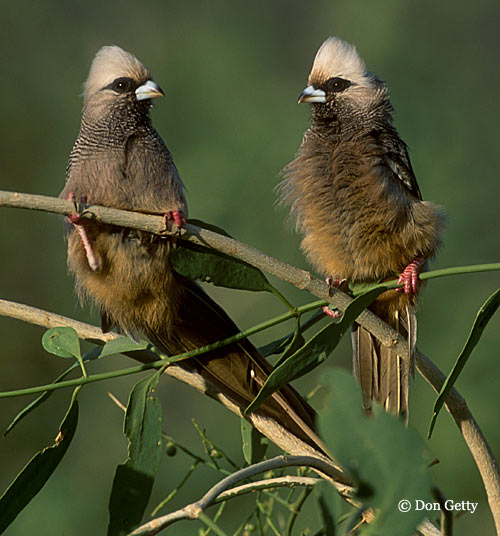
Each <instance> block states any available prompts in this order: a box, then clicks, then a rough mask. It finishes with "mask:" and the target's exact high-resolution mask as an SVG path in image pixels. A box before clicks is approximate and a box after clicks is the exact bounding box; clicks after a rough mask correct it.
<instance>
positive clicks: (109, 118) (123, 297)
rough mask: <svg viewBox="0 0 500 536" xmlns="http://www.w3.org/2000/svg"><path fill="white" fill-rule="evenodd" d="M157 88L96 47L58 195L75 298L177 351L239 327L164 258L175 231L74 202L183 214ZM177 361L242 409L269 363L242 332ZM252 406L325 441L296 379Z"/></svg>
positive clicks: (169, 217)
mask: <svg viewBox="0 0 500 536" xmlns="http://www.w3.org/2000/svg"><path fill="white" fill-rule="evenodd" d="M163 96H164V92H163V90H162V89H161V88H160V86H159V85H158V84H157V83H156V82H155V81H154V80H153V77H152V75H151V73H150V71H149V69H148V68H147V67H146V66H145V65H144V64H143V63H142V62H140V61H139V60H138V59H137V58H136V57H135V56H134V55H132V54H131V53H129V52H126V51H125V50H123V49H122V48H120V47H118V46H116V45H113V46H104V47H102V48H101V49H100V50H99V51H98V52H97V54H96V56H95V58H94V59H93V61H92V64H91V67H90V71H89V75H88V78H87V80H86V82H85V84H84V92H83V111H82V118H81V126H80V131H79V134H78V137H77V139H76V142H75V144H74V146H73V149H72V151H71V154H70V156H69V161H68V164H67V168H66V183H65V185H64V188H63V190H62V192H61V193H60V196H59V197H61V198H63V199H72V200H73V201H74V202H75V212H74V214H72V215H71V216H70V217H69V219H68V223H67V265H68V269H69V272H70V273H71V274H72V275H73V276H74V278H75V287H76V291H77V295H78V297H79V298H80V301H81V302H86V301H90V302H91V303H93V304H95V306H96V307H97V308H98V310H99V311H100V315H101V324H102V329H103V331H110V330H112V329H116V330H117V331H118V332H120V333H123V334H126V335H129V336H130V337H132V338H135V339H138V338H141V337H145V338H146V339H147V340H149V341H150V342H151V343H153V344H154V345H155V346H156V347H157V348H158V349H159V350H161V351H162V352H163V353H166V354H168V355H176V354H179V353H183V352H187V351H190V350H194V349H197V348H200V347H202V346H205V345H207V344H210V343H214V342H216V341H219V340H222V339H225V338H227V337H229V336H231V335H234V334H236V333H238V332H239V331H240V330H239V329H238V328H237V326H236V325H235V323H234V322H233V321H232V320H231V319H230V317H229V316H228V315H227V314H226V312H225V311H224V310H223V309H222V308H221V307H220V306H219V305H218V304H217V303H215V301H214V300H213V299H211V298H210V297H209V296H208V295H207V294H206V293H205V291H204V290H203V289H202V288H201V286H200V285H199V284H198V283H196V282H194V281H191V280H189V279H187V278H186V277H183V276H182V275H180V274H178V273H176V272H175V270H174V269H173V267H172V265H171V263H170V252H171V249H172V247H174V246H176V244H175V243H174V242H175V240H169V239H166V238H165V237H162V236H159V235H154V234H151V233H148V232H143V231H137V230H133V229H128V228H123V227H119V226H115V225H109V224H105V223H99V222H97V221H93V220H89V219H85V218H83V217H82V216H81V213H80V211H79V210H77V207H78V206H80V205H78V204H77V202H79V201H82V202H83V203H84V205H85V206H89V205H92V204H95V205H103V206H106V207H111V208H116V209H122V210H130V211H137V212H142V213H147V214H156V215H164V216H165V219H166V224H169V225H171V223H174V224H175V225H177V227H182V226H183V225H184V224H185V222H186V217H187V214H188V212H187V210H188V209H187V203H186V198H185V187H184V184H183V182H182V181H181V178H180V176H179V173H178V170H177V168H176V166H175V164H174V161H173V159H172V155H171V153H170V152H169V150H168V149H167V147H166V145H165V143H164V141H163V140H162V138H161V137H160V135H159V134H158V133H157V131H156V130H155V129H154V127H153V125H152V121H151V115H150V110H151V107H152V100H153V99H156V98H159V97H163ZM78 200H79V201H78ZM180 366H181V367H183V368H185V369H187V370H189V371H195V372H198V373H199V374H200V375H201V377H202V378H203V380H204V381H205V382H208V384H209V385H210V386H212V387H213V388H215V389H216V391H217V392H220V393H222V394H223V395H224V396H225V397H226V398H227V399H229V400H230V401H231V402H232V404H235V405H236V406H237V407H238V408H239V409H240V411H241V413H243V412H244V409H245V408H246V407H247V406H248V405H249V404H250V402H251V401H252V400H253V399H254V397H255V396H256V394H257V393H258V391H259V389H260V388H261V387H262V385H263V384H264V382H265V381H266V379H267V378H268V376H269V374H270V372H271V371H272V368H271V366H270V364H269V363H268V362H267V361H266V360H265V358H264V357H263V356H262V355H261V354H260V353H259V351H258V350H257V349H256V348H255V347H254V345H253V344H252V343H251V342H250V341H249V340H247V339H243V340H240V341H239V342H236V343H233V344H230V345H228V346H225V347H223V348H220V349H218V350H213V351H210V352H208V353H206V354H204V355H200V356H199V357H193V358H191V359H187V360H184V361H182V362H180ZM257 412H258V413H259V414H260V415H263V416H264V417H265V418H271V419H274V420H275V421H276V422H278V423H279V424H280V425H281V426H282V427H284V428H285V429H286V430H288V431H289V432H290V433H292V434H293V436H294V437H296V438H298V439H299V440H300V441H302V442H304V443H305V444H307V445H309V446H311V447H312V448H313V449H319V450H321V451H323V450H324V447H323V445H322V443H321V440H320V439H319V437H318V436H317V434H316V432H315V424H314V418H315V413H314V410H313V409H312V408H311V406H310V405H309V404H308V403H307V402H306V401H305V400H304V399H303V398H302V397H301V396H300V395H299V394H298V393H297V392H296V391H295V390H294V389H293V388H291V387H288V386H285V387H284V388H282V389H281V390H280V391H278V392H276V393H275V394H274V395H273V396H272V397H271V398H269V399H268V400H267V401H266V402H265V403H264V404H263V406H262V407H261V408H260V409H258V410H257ZM271 439H273V438H271Z"/></svg>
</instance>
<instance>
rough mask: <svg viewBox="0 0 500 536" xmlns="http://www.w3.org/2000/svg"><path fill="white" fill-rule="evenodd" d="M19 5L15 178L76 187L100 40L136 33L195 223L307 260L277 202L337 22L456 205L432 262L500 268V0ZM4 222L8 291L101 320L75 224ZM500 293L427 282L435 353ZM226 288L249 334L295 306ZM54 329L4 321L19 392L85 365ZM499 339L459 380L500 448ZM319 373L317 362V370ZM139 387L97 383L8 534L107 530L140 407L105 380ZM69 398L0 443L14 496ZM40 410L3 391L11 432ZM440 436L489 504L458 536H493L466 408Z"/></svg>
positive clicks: (186, 426)
mask: <svg viewBox="0 0 500 536" xmlns="http://www.w3.org/2000/svg"><path fill="white" fill-rule="evenodd" d="M1 8H2V9H1V12H2V15H1V17H0V50H1V54H0V67H1V83H0V109H1V118H2V128H1V130H0V162H1V185H0V187H1V188H2V189H6V190H18V191H23V192H30V193H41V194H47V195H57V194H58V193H59V191H60V190H61V189H62V186H63V182H64V169H65V165H66V159H67V155H68V154H69V151H70V149H71V146H72V144H73V141H74V139H75V137H76V135H77V132H78V127H79V118H80V108H81V101H80V99H79V96H78V95H79V93H80V92H81V84H82V82H83V80H84V79H85V77H86V75H87V72H88V67H89V65H90V60H91V58H92V57H93V55H94V54H95V52H96V51H97V50H98V49H99V47H100V46H102V45H104V44H118V45H120V46H122V47H123V48H125V49H127V50H129V51H132V52H133V53H135V54H136V55H137V56H138V57H139V58H140V59H142V60H143V61H144V62H145V63H146V64H147V65H148V66H149V67H150V68H151V70H152V72H153V74H154V77H155V79H156V80H157V81H158V83H160V85H161V86H162V87H163V89H164V90H165V91H166V94H167V98H166V100H165V101H162V102H159V103H158V105H157V106H156V108H155V110H154V111H153V117H154V123H155V125H156V127H157V129H158V130H159V131H160V133H161V134H162V136H163V137H164V139H165V141H166V142H167V144H168V146H169V148H170V149H171V151H172V152H173V154H174V157H175V160H176V163H177V166H178V168H179V170H180V172H181V175H182V177H183V178H184V181H185V182H186V184H187V186H188V196H189V203H190V213H191V216H192V217H196V218H201V219H205V220H207V221H210V222H212V223H215V224H217V225H220V226H222V227H224V228H226V229H227V230H228V231H229V232H231V234H232V235H233V236H235V237H237V238H239V239H241V240H243V241H245V242H248V243H250V244H252V245H254V246H256V247H257V248H259V249H262V250H264V251H267V252H269V253H271V254H272V255H274V256H275V257H278V258H280V259H283V260H285V261H287V262H290V263H292V264H295V265H297V266H301V267H307V263H306V261H305V260H304V258H303V257H302V255H301V253H300V251H299V249H298V243H299V241H298V238H297V236H296V235H295V234H294V233H292V232H290V231H289V230H288V227H287V225H286V224H285V223H284V219H285V218H284V216H285V215H284V214H283V212H280V211H278V210H276V209H275V207H274V202H275V194H274V193H273V188H274V187H275V185H276V184H277V182H278V172H279V170H280V169H281V168H282V167H283V166H284V165H285V164H286V163H287V162H288V161H289V160H290V159H292V157H293V155H294V153H295V151H296V149H297V147H298V145H299V143H300V140H301V136H302V133H303V131H304V130H305V128H306V126H307V122H308V115H309V109H308V107H307V106H297V105H296V99H297V95H298V94H299V92H300V91H301V90H302V89H303V87H304V85H305V82H306V78H307V74H308V70H309V68H310V66H311V63H312V59H313V57H314V53H315V51H316V49H317V48H318V46H319V45H320V44H321V42H322V41H323V39H324V38H325V37H327V36H328V35H332V34H335V35H338V36H340V37H342V38H344V39H346V40H348V41H351V42H353V43H355V44H356V45H357V47H358V50H359V51H360V53H361V54H362V56H363V57H364V59H365V60H366V63H367V65H368V67H369V68H370V69H371V70H373V71H374V72H376V73H378V74H379V76H380V77H381V78H383V79H385V80H387V81H388V82H389V84H390V88H391V94H392V102H393V104H394V106H395V108H396V125H397V127H398V129H399V131H400V133H401V135H402V136H403V138H404V139H405V140H406V142H407V143H408V144H409V146H410V148H411V156H412V161H413V165H414V168H415V170H416V173H417V176H418V178H419V182H420V186H421V189H422V192H423V194H424V197H425V198H427V199H432V200H435V201H436V202H437V203H439V204H441V205H443V206H445V207H446V210H447V212H448V215H449V226H448V230H447V233H446V236H445V247H444V248H443V250H442V252H441V254H440V256H439V259H438V260H437V261H436V262H435V263H434V265H433V266H434V267H446V266H456V265H464V264H476V263H486V262H495V261H498V253H499V245H498V244H499V242H498V226H499V217H498V198H499V194H500V187H499V181H498V171H497V169H498V137H497V130H498V120H499V104H498V87H499V83H500V76H499V68H498V47H499V34H498V21H499V16H500V4H499V3H498V2H497V1H495V0H477V1H476V2H466V1H464V0H454V1H450V0H445V1H442V2H433V1H430V0H422V1H420V2H418V3H416V2H415V3H412V2H408V1H402V0H389V1H386V2H383V3H380V2H361V1H359V0H354V1H353V0H339V1H331V2H328V1H316V2H303V1H293V2H291V1H285V0H279V1H274V2H264V1H262V0H257V1H254V2H251V3H250V2H244V1H234V0H233V1H228V0H225V1H219V2H194V1H187V0H184V1H183V2H172V1H163V2H160V1H156V2H155V1H144V0H143V1H141V2H137V1H136V2H131V1H130V0H126V1H122V2H118V1H116V0H114V1H110V2H103V1H95V0H87V1H85V2H83V1H77V2H76V1H75V2H63V1H62V0H52V1H50V0H49V1H45V2H35V1H29V0H19V1H18V2H16V3H15V4H14V3H12V2H6V1H5V0H4V1H3V2H2V6H1ZM0 226H1V233H0V247H1V250H0V251H1V253H2V261H1V263H0V296H1V297H2V298H6V299H11V300H15V301H20V302H24V303H28V304H31V305H35V306H38V307H42V308H46V309H48V310H51V311H56V312H59V313H62V314H66V315H69V316H74V317H76V318H79V319H83V320H89V319H91V318H93V321H96V319H95V317H91V316H89V315H90V313H89V311H88V310H81V309H80V307H79V306H78V305H76V301H75V299H74V296H73V291H72V282H71V280H70V279H69V277H68V276H67V275H66V270H65V248H64V243H63V239H62V224H61V220H60V218H57V217H55V216H51V215H47V214H41V213H30V212H27V211H21V210H13V209H2V210H0ZM496 287H498V274H496V273H491V274H478V275H470V276H462V277H456V278H447V279H440V280H435V281H433V282H431V283H430V284H429V285H428V287H427V290H426V293H425V297H424V299H423V301H422V307H421V314H420V324H419V326H420V328H419V346H420V348H421V349H422V350H423V351H424V352H425V353H427V354H428V355H429V356H430V357H431V358H432V359H433V360H434V361H435V362H436V363H437V365H438V366H439V367H440V368H441V369H443V370H444V371H448V370H449V369H450V367H451V365H452V363H453V362H454V359H455V358H456V356H457V354H458V352H459V351H460V349H461V346H462V344H463V342H464V340H465V338H466V335H467V332H468V330H469V328H470V326H471V324H472V321H473V318H474V316H475V312H476V310H477V308H478V307H479V306H480V304H481V303H482V302H483V301H484V300H485V299H486V297H487V296H488V295H489V294H491V293H492V292H493V291H494V290H495V288H496ZM280 288H282V289H283V291H284V292H285V293H286V295H287V296H288V297H289V298H290V299H291V300H294V302H295V303H297V304H298V303H305V302H306V301H308V300H310V299H311V297H310V296H308V295H306V294H303V293H299V292H298V291H295V289H292V288H289V287H288V286H285V285H281V286H280ZM210 291H211V292H212V293H213V295H215V296H216V297H217V299H218V300H219V301H220V302H221V303H222V304H223V305H224V306H225V307H227V309H228V310H229V311H230V313H231V314H232V316H233V317H234V318H235V320H236V321H237V322H238V323H239V325H240V326H241V327H248V326H250V325H252V324H253V323H255V322H256V321H258V320H262V319H265V318H268V317H270V316H272V315H273V314H278V313H280V312H282V311H283V307H282V305H281V304H280V303H279V302H277V301H276V300H275V299H273V298H271V297H268V296H264V295H261V294H251V293H242V292H231V291H222V290H220V289H213V290H212V289H211V290H210ZM288 328H289V327H287V328H283V329H282V330H281V331H280V330H275V331H274V333H273V334H269V335H267V336H266V338H267V337H271V336H272V335H279V334H281V333H283V332H284V330H285V331H287V330H288ZM41 334H42V331H41V330H40V329H39V328H36V327H32V326H29V325H24V324H22V323H20V322H17V321H14V320H11V319H7V318H0V337H1V340H2V353H1V363H0V389H1V390H10V389H15V388H21V387H26V386H32V385H36V384H44V383H48V382H50V381H51V380H52V379H53V378H54V377H55V376H56V375H57V374H58V373H59V372H60V371H62V370H63V369H64V368H65V367H66V366H67V364H68V363H67V361H62V360H60V359H57V358H55V357H51V356H49V355H48V354H46V353H45V352H44V351H43V350H42V349H41V347H40V337H41ZM266 338H264V337H260V338H257V339H256V342H257V343H260V342H263V341H264V340H267V339H266ZM499 342H500V320H499V319H498V317H497V318H494V319H493V321H492V322H491V324H490V326H489V327H488V328H487V330H486V332H485V334H484V337H483V339H482V340H481V343H480V344H479V346H478V347H477V349H476V350H475V352H474V354H473V357H472V359H471V362H470V363H469V364H468V366H467V368H466V370H465V372H464V374H463V377H462V378H461V379H460V381H459V384H458V387H459V389H460V391H461V392H462V393H463V395H464V396H465V397H466V398H467V401H468V403H469V405H470V407H471V409H472V411H473V412H474V414H475V416H476V417H477V419H478V421H479V423H480V425H481V426H482V427H483V430H484V432H485V434H486V436H487V437H488V439H489V441H490V442H491V446H492V448H493V451H494V452H495V453H496V455H497V456H498V454H499V450H500V429H499V426H498V403H499V400H500V395H499V394H498V390H497V386H498V378H499V374H498V370H499V363H498V358H499V357H500V356H499V350H498V348H499ZM349 361H350V348H349V344H348V342H347V341H344V344H343V346H342V347H341V348H339V350H338V352H337V353H336V354H335V355H334V356H332V357H331V358H330V360H329V362H328V363H327V364H326V365H324V367H328V366H334V365H341V366H346V367H349V366H350V365H349ZM129 363H130V361H128V360H126V359H125V358H117V359H116V360H115V361H114V363H113V362H108V363H99V364H96V365H95V366H94V367H92V372H100V371H104V370H108V369H110V368H114V367H119V366H128V365H129ZM320 374H321V370H319V371H317V375H316V377H318V376H319V375H320ZM137 379H138V378H130V377H128V378H126V379H124V380H120V381H114V382H107V383H100V384H93V385H91V386H89V387H87V388H85V389H84V391H83V392H82V393H81V397H80V398H81V401H82V403H83V404H82V410H83V411H82V414H81V421H80V426H79V429H78V431H77V435H76V437H75V440H74V443H73V445H72V446H71V448H70V450H69V452H68V453H67V455H66V458H65V459H64V460H63V462H62V464H61V466H60V467H59V469H58V471H57V472H56V474H55V475H54V477H53V478H52V479H51V481H50V482H49V483H48V484H47V485H46V487H45V488H44V489H43V490H42V492H41V493H40V494H39V495H38V496H37V497H36V498H35V499H34V500H33V502H32V503H31V504H30V505H29V507H28V508H27V509H26V510H25V512H24V513H22V514H21V516H20V517H19V518H18V519H17V520H16V522H15V523H14V524H13V525H12V526H11V527H10V528H9V529H8V530H7V534H8V535H9V536H17V535H20V534H23V535H24V534H38V535H40V536H45V535H53V534H58V535H59V534H64V535H80V534H81V535H84V534H103V533H104V531H105V526H106V524H107V502H108V497H109V492H110V489H111V484H112V478H113V474H114V470H115V466H116V465H117V464H118V463H120V462H122V461H123V460H124V459H125V456H126V441H125V439H124V438H123V436H122V433H121V427H122V416H121V414H120V411H119V410H118V409H117V408H116V407H115V406H114V405H113V404H112V403H111V402H110V401H109V399H108V397H107V396H106V391H107V390H111V391H113V393H115V394H116V395H117V396H118V397H119V398H121V399H122V400H124V401H126V399H127V395H128V391H129V390H130V387H131V385H132V384H133V383H134V382H135V381H137ZM314 384H315V378H314V377H310V378H307V379H305V380H304V381H303V382H299V388H300V389H301V390H303V391H304V392H307V391H308V390H309V389H310V388H312V387H313V386H314ZM160 396H161V399H162V401H163V405H164V411H165V426H166V429H167V431H168V432H169V433H170V434H172V435H174V436H175V437H176V438H177V439H178V440H179V441H181V442H183V443H185V444H191V445H192V447H193V449H194V450H196V451H201V446H200V442H199V440H198V439H197V436H196V433H195V432H194V430H193V427H192V425H191V422H190V421H191V418H192V417H193V416H194V417H195V418H196V419H197V421H198V422H199V423H201V424H202V425H203V426H204V427H206V428H207V429H208V430H209V434H210V437H211V438H212V439H213V440H216V442H218V443H219V444H220V445H222V446H223V448H224V449H225V450H226V451H227V452H228V453H229V454H231V455H232V456H233V457H234V458H236V459H237V460H241V454H240V451H239V439H238V435H239V422H238V419H237V418H235V417H233V416H232V415H228V414H227V413H226V412H225V411H224V410H223V409H221V408H219V407H218V406H217V404H215V403H213V402H211V401H207V400H205V399H204V398H202V397H201V395H198V394H197V393H194V392H191V391H190V390H188V389H187V388H185V387H184V386H182V385H179V384H177V383H175V382H174V381H173V380H169V379H167V378H165V380H164V381H163V384H162V386H161V388H160ZM68 398H69V392H60V391H59V392H57V393H56V394H54V396H53V397H52V398H51V400H50V401H49V402H48V403H47V404H45V405H44V406H43V407H42V408H41V409H40V410H39V411H37V412H36V413H34V414H32V415H31V416H30V417H29V418H28V419H26V420H25V421H24V422H23V423H22V424H21V425H20V426H19V427H18V428H17V429H16V430H15V431H14V432H13V433H12V434H11V435H9V436H7V438H5V439H3V440H0V489H4V488H5V487H6V486H7V485H8V483H9V482H10V481H11V480H12V479H13V478H14V477H15V475H16V474H17V472H18V471H19V470H20V469H21V468H22V467H23V465H24V464H25V463H26V462H27V461H28V460H29V458H30V457H31V456H32V455H33V454H34V453H35V452H36V451H37V450H38V449H40V448H41V447H43V446H45V445H48V444H50V443H51V441H52V440H53V438H54V436H55V434H56V431H57V425H58V423H59V421H60V419H61V418H62V416H63V414H64V411H65V406H66V404H67V402H68ZM433 400H434V397H433V395H432V393H431V391H430V389H429V388H428V387H427V385H426V384H424V382H423V381H422V380H421V378H419V377H417V379H416V381H415V386H414V389H413V395H412V412H411V425H412V426H414V427H415V428H417V429H418V430H419V432H420V433H421V435H422V437H425V434H426V429H427V423H428V421H429V418H430V414H431V408H432V403H433ZM26 403H27V400H26V399H20V398H16V399H9V400H0V427H1V428H2V429H3V428H5V426H6V425H7V424H8V422H9V421H10V420H11V419H12V417H13V416H14V415H15V414H16V413H17V411H18V410H19V409H21V408H22V407H23V406H24V405H25V404H26ZM348 440H349V438H346V441H348ZM427 446H428V450H429V456H430V457H432V458H434V457H437V458H439V459H440V460H441V463H440V464H438V465H437V466H435V467H434V468H433V469H432V471H433V475H434V477H435V481H436V482H437V483H438V484H439V486H440V487H441V489H442V490H443V492H444V493H445V494H446V495H447V496H448V497H449V498H451V499H454V500H460V501H461V500H469V501H474V502H479V507H478V509H477V511H476V513H475V514H474V515H471V514H465V515H463V517H462V518H461V519H460V521H459V522H458V523H457V531H456V534H458V535H465V534H470V532H471V531H472V530H475V531H476V533H477V534H492V533H493V524H492V521H491V517H490V514H489V511H488V506H487V502H486V497H485V494H484V491H483V489H482V485H481V481H480V478H479V475H478V471H477V469H476V467H475V465H474V463H473V460H472V458H471V456H470V454H469V453H468V451H467V449H466V447H465V446H464V443H463V441H462V439H461V437H460V434H459V432H458V430H457V429H456V427H455V426H454V424H453V423H452V421H451V419H450V418H449V416H448V415H447V414H444V413H443V415H442V416H441V417H440V418H439V421H438V427H437V430H436V431H435V433H434V437H433V439H432V440H431V441H430V442H427ZM186 468H187V462H186V461H185V459H184V458H182V457H181V456H178V457H176V458H167V459H165V461H164V463H163V465H162V469H161V473H160V477H159V481H158V483H157V485H156V488H155V494H154V499H155V500H156V502H158V501H159V500H160V499H161V498H162V497H163V496H164V495H165V494H166V493H168V491H169V490H170V489H171V488H172V487H173V485H175V483H177V482H178V481H179V479H180V478H181V477H182V475H183V474H184V472H185V471H186ZM217 478H218V477H217V476H216V475H215V474H213V473H211V472H210V471H208V470H202V471H200V473H199V475H198V477H197V478H195V479H194V480H193V483H192V485H191V486H188V488H187V489H186V490H184V491H183V492H182V493H180V494H179V497H178V499H176V501H175V503H174V504H172V507H173V506H174V505H182V504H184V503H185V502H187V501H192V500H195V499H197V498H198V497H199V495H200V493H201V492H202V491H203V490H205V489H206V487H207V486H208V485H209V484H210V483H212V482H214V481H215V480H216V479H217ZM395 478H404V475H395ZM402 498H403V497H402ZM155 504H156V503H155ZM248 506H249V503H246V502H245V501H240V502H239V503H233V505H232V507H230V508H229V509H228V510H229V513H228V514H226V515H227V516H228V524H227V525H225V526H226V527H229V528H228V531H230V530H231V529H230V527H232V526H235V525H234V524H235V523H236V521H237V520H238V519H241V518H242V517H243V516H244V515H246V513H245V512H248V509H247V508H248ZM240 508H241V510H240ZM231 517H233V520H231V519H230V518H231ZM315 518H316V514H315V510H314V509H310V510H309V512H308V514H307V515H306V516H305V517H304V519H303V521H302V525H301V527H302V528H305V527H307V526H310V527H312V528H314V527H316V526H317V520H316V519H315ZM196 532H197V527H196V526H195V525H193V524H188V523H185V524H184V525H183V524H179V525H178V526H177V528H176V529H175V534H179V535H181V534H186V535H188V534H195V533H196ZM297 533H298V532H297Z"/></svg>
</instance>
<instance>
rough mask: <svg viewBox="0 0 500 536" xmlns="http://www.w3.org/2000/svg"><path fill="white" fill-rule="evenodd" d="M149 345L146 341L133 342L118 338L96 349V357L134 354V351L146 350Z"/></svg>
mask: <svg viewBox="0 0 500 536" xmlns="http://www.w3.org/2000/svg"><path fill="white" fill-rule="evenodd" d="M150 347H151V343H149V342H146V341H140V342H135V341H133V340H132V339H129V338H128V337H118V339H113V340H111V341H108V342H107V343H106V344H105V345H104V346H98V347H97V348H96V354H97V356H98V357H107V356H110V355H114V354H124V353H126V352H135V351H136V350H147V349H148V348H150Z"/></svg>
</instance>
